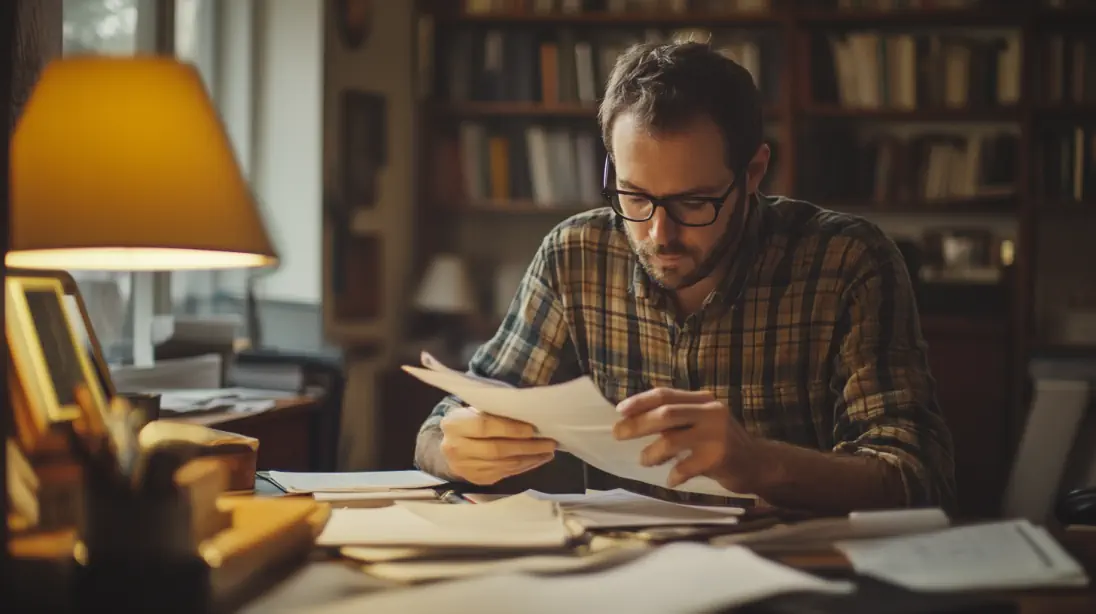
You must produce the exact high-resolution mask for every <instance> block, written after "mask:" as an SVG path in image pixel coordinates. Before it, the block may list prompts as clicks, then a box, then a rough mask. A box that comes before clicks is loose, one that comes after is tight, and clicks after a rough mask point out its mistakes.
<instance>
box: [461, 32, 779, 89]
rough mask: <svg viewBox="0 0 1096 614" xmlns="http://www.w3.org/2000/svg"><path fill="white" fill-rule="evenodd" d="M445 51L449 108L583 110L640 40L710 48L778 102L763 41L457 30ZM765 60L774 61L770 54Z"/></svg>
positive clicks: (724, 35)
mask: <svg viewBox="0 0 1096 614" xmlns="http://www.w3.org/2000/svg"><path fill="white" fill-rule="evenodd" d="M453 36H454V39H453V44H452V45H450V46H447V47H445V48H446V49H447V51H446V57H445V58H442V59H441V61H442V62H443V65H445V66H447V68H448V70H446V71H444V73H443V74H442V75H441V78H442V79H443V82H442V83H441V85H440V87H441V91H442V92H443V96H444V98H447V99H448V100H449V101H451V102H464V101H469V100H471V101H511V102H513V101H516V102H539V103H542V104H546V105H552V104H560V103H565V104H574V103H581V104H588V105H591V106H593V105H594V104H596V102H597V101H598V100H599V99H600V97H601V95H602V92H603V91H604V89H605V84H606V83H607V81H608V79H609V75H610V73H611V72H612V69H613V66H614V64H615V63H616V61H617V58H618V57H619V56H620V54H621V53H623V52H624V51H625V50H626V49H627V48H628V47H630V46H632V45H633V44H636V43H639V42H642V41H643V40H661V39H663V38H665V37H666V36H668V37H670V38H672V39H675V40H686V39H688V40H702V41H711V42H712V44H713V45H715V46H716V48H718V49H720V50H721V51H722V52H723V53H725V54H727V55H728V56H730V57H732V58H734V59H735V60H736V61H738V62H739V63H740V64H742V65H743V66H745V67H746V69H747V70H749V71H750V73H751V74H752V75H754V78H755V82H756V83H757V84H758V86H759V87H761V88H762V91H768V92H769V93H770V94H771V95H772V96H775V91H776V89H777V88H776V84H777V83H778V82H779V72H778V71H779V67H778V66H777V65H776V63H775V62H772V61H770V62H762V42H763V41H762V40H761V39H759V38H758V37H754V36H745V35H740V34H736V33H732V32H723V31H718V32H711V31H708V30H702V29H683V30H674V31H671V32H669V33H668V34H663V33H662V32H661V31H658V30H648V31H647V32H642V33H641V32H629V31H624V30H621V31H599V32H596V33H589V32H580V31H578V30H576V29H573V28H560V29H558V30H557V31H555V32H553V33H552V34H551V35H550V36H546V35H542V34H540V33H538V32H536V31H534V30H529V29H520V28H519V29H509V30H503V29H488V30H486V31H484V32H476V31H472V30H467V29H461V30H459V31H457V32H455V33H454V34H453ZM765 57H766V59H768V58H769V57H775V54H767V55H766V56H765Z"/></svg>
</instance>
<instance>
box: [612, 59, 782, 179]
mask: <svg viewBox="0 0 1096 614" xmlns="http://www.w3.org/2000/svg"><path fill="white" fill-rule="evenodd" d="M626 112H631V113H634V114H635V115H636V118H637V119H638V120H639V122H640V123H641V124H643V125H645V126H647V127H648V128H649V129H651V130H653V131H656V132H658V131H663V130H669V131H672V130H675V129H677V128H679V127H682V126H684V125H685V124H686V123H687V122H689V121H692V120H694V119H696V118H697V117H703V116H707V117H708V118H710V119H711V120H712V121H713V122H715V124H716V125H717V126H719V130H720V131H721V132H722V133H723V141H724V143H726V147H727V164H728V166H730V167H731V168H732V169H740V168H742V167H744V166H745V165H746V164H748V163H749V161H750V159H751V158H753V155H754V152H756V151H757V148H758V147H760V146H761V139H762V129H763V126H762V121H763V120H762V116H761V94H760V92H759V91H758V89H757V86H756V85H755V84H754V80H753V77H751V76H750V73H749V71H747V70H746V69H745V68H743V67H742V66H741V65H740V64H738V63H737V62H735V61H734V60H732V59H731V58H729V57H727V56H725V55H723V54H721V53H719V52H718V51H716V50H715V49H712V47H711V46H710V45H708V44H706V43H699V42H673V43H640V44H638V45H634V46H632V47H630V48H629V49H628V50H627V51H625V52H624V53H623V54H621V56H620V57H619V58H618V59H617V61H616V65H615V66H614V67H613V72H612V74H611V75H610V76H609V82H608V85H607V86H606V88H605V98H604V99H603V100H602V101H601V107H600V108H599V109H598V122H599V123H600V124H601V138H602V140H603V141H604V143H605V150H606V151H608V152H609V153H610V154H612V151H613V149H612V143H611V142H610V136H611V134H612V129H613V122H614V121H615V120H616V119H617V117H619V116H620V115H621V114H622V113H626Z"/></svg>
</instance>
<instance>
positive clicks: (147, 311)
mask: <svg viewBox="0 0 1096 614" xmlns="http://www.w3.org/2000/svg"><path fill="white" fill-rule="evenodd" d="M132 275H133V278H132V284H131V286H130V287H131V290H130V296H131V298H132V300H133V331H132V333H133V335H132V337H133V366H135V367H151V366H152V365H153V363H154V362H155V358H154V353H153V343H152V320H153V317H154V316H155V314H156V288H155V286H156V274H155V273H147V272H141V273H133V274H132Z"/></svg>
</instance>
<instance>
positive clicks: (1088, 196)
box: [1035, 125, 1096, 203]
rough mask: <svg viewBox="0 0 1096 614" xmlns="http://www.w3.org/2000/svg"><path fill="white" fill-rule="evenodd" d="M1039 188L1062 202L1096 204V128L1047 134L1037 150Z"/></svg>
mask: <svg viewBox="0 0 1096 614" xmlns="http://www.w3.org/2000/svg"><path fill="white" fill-rule="evenodd" d="M1035 186H1036V189H1037V190H1038V193H1039V194H1040V195H1042V196H1044V197H1046V198H1048V199H1051V200H1055V201H1058V202H1070V201H1072V202H1089V203H1091V202H1096V126H1092V125H1076V126H1065V127H1058V128H1054V129H1050V130H1047V131H1045V132H1043V133H1042V134H1041V135H1040V136H1039V138H1038V139H1037V142H1036V147H1035Z"/></svg>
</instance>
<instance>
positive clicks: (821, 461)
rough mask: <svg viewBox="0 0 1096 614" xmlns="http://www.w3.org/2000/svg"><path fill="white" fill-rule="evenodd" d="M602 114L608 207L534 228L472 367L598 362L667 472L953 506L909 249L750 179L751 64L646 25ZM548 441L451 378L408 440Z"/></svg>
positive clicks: (521, 465) (495, 452) (596, 371)
mask: <svg viewBox="0 0 1096 614" xmlns="http://www.w3.org/2000/svg"><path fill="white" fill-rule="evenodd" d="M599 121H600V124H601V128H602V136H603V139H604V142H605V147H606V150H607V151H608V152H609V159H608V160H606V166H605V181H606V183H605V194H606V199H607V200H608V201H609V204H610V207H606V208H604V209H599V210H595V211H590V212H586V213H582V214H579V215H576V216H574V217H572V218H570V219H569V220H567V221H565V222H563V223H562V224H560V225H559V226H557V227H556V228H555V229H554V230H553V231H552V232H551V233H550V234H549V235H548V236H547V237H546V238H545V239H544V241H543V243H542V244H541V246H540V249H539V250H538V251H537V253H536V255H535V256H534V258H533V261H532V263H531V264H530V266H529V269H528V270H527V272H526V275H525V277H524V279H523V281H522V284H521V287H520V290H519V291H518V293H517V295H516V297H515V298H514V300H513V302H512V304H511V306H510V310H509V313H508V314H507V316H506V317H505V319H504V321H503V323H502V326H501V328H500V329H499V331H498V332H497V333H496V334H495V336H494V338H492V339H491V340H490V341H489V342H487V343H486V344H485V345H484V346H483V347H482V348H480V350H479V351H478V352H477V353H476V354H475V356H474V357H473V358H472V361H471V365H470V370H471V372H473V373H476V374H479V375H482V376H486V377H491V378H495V379H501V380H504V381H507V382H510V383H512V384H514V385H519V386H536V385H543V384H548V383H553V382H558V381H566V380H568V379H571V378H574V377H577V376H580V375H584V374H585V375H589V376H591V377H592V379H593V380H594V382H595V383H596V384H597V385H598V386H599V387H600V388H601V390H602V392H603V393H604V394H605V396H606V397H607V398H608V399H610V400H611V401H613V402H615V403H618V405H617V409H618V411H619V413H620V416H621V418H620V421H619V422H618V423H617V425H616V427H615V430H614V435H615V436H616V437H617V438H619V439H629V438H635V437H642V436H647V435H651V434H659V436H658V437H657V438H656V439H655V441H654V443H652V444H651V445H650V446H648V447H647V448H646V449H645V450H644V452H643V454H642V458H639V459H636V460H637V462H641V463H643V464H645V465H657V464H661V463H673V469H672V471H671V474H670V480H669V483H668V484H666V487H667V488H673V487H674V486H677V485H679V484H681V483H682V482H684V481H685V480H687V479H689V478H691V477H694V476H698V475H703V476H708V477H711V478H713V479H715V480H717V481H718V482H719V483H720V484H721V485H723V486H724V487H726V488H727V489H728V490H730V491H734V492H738V493H754V494H756V495H758V496H759V497H760V498H761V499H762V500H764V501H767V502H769V503H771V504H773V505H779V506H786V507H792V508H799V509H806V510H811V511H815V512H822V513H843V512H847V511H850V510H855V509H868V508H889V507H902V506H922V505H942V506H945V507H948V506H950V505H951V503H952V501H953V499H954V478H953V461H952V442H951V435H950V433H949V431H948V429H947V427H946V425H945V423H944V421H943V418H942V415H941V412H940V409H939V407H938V406H937V402H936V399H935V391H934V382H933V379H932V377H931V375H930V373H929V368H928V365H927V362H926V356H925V344H924V341H923V338H922V335H921V331H920V324H919V321H918V315H917V310H916V305H915V302H914V297H913V294H912V290H911V284H910V280H909V276H908V273H907V271H906V268H905V264H904V262H903V260H902V258H901V256H900V254H899V252H898V250H897V248H896V247H895V245H894V243H893V242H891V241H890V240H889V239H888V238H887V237H886V236H884V235H883V234H882V233H881V232H880V231H879V230H878V229H877V228H876V227H875V226H873V225H871V224H870V223H868V222H866V221H864V220H862V219H859V218H856V217H853V216H848V215H843V214H839V213H835V212H832V211H828V210H825V209H822V208H819V207H816V206H814V205H811V204H809V203H805V202H801V201H794V200H789V199H783V198H769V197H764V196H762V195H760V194H759V193H758V186H759V185H760V183H761V180H762V178H763V177H764V175H765V172H766V170H767V167H768V164H769V155H770V152H769V148H768V146H767V145H765V144H763V143H762V114H761V101H760V94H759V93H758V91H757V89H756V87H755V85H754V83H753V80H752V79H751V77H750V75H749V73H748V72H747V71H746V70H745V69H743V68H742V67H741V66H739V65H738V64H736V63H734V62H733V61H731V60H730V59H727V58H725V57H724V56H722V55H720V54H718V53H716V52H715V51H713V50H712V49H710V48H709V47H708V46H707V45H704V44H700V43H672V44H644V45H639V46H637V47H634V48H632V49H630V50H629V51H628V52H626V53H625V54H624V55H623V56H622V57H621V58H620V59H619V60H618V62H617V64H616V66H615V68H614V70H613V74H612V75H611V77H610V79H609V83H608V85H607V89H606V95H605V98H604V100H603V101H602V103H601V108H600V113H599ZM554 452H555V443H554V442H553V441H550V440H546V439H540V438H536V437H534V432H533V429H532V427H531V426H530V425H528V424H524V423H520V422H516V421H512V420H506V419H502V418H498V417H492V416H488V415H485V414H483V413H481V412H478V411H477V410H476V409H474V408H471V407H463V406H462V405H461V403H460V402H459V400H457V399H454V398H448V399H445V400H444V401H442V402H441V403H440V404H439V405H438V406H437V407H436V408H435V410H434V412H433V413H432V414H431V416H430V418H429V419H427V421H426V422H425V424H424V425H423V428H422V430H421V432H420V435H419V438H418V442H417V450H416V458H417V462H418V464H419V466H420V467H421V468H423V469H424V470H426V471H429V472H432V473H435V474H439V475H441V476H445V477H447V478H450V479H454V480H462V481H466V482H470V483H474V484H480V485H489V484H495V483H497V482H499V481H500V480H503V479H506V478H510V477H511V476H515V475H518V474H522V473H525V472H529V471H531V470H533V469H535V468H537V467H540V466H542V465H544V464H545V463H549V461H551V460H552V459H553V458H554ZM561 456H563V455H561ZM599 486H601V487H612V486H625V487H628V488H632V489H635V490H639V491H641V492H648V493H649V494H655V495H658V496H663V497H667V498H674V499H678V500H681V499H687V500H697V499H696V498H695V497H683V496H681V493H677V492H676V491H670V490H667V489H664V488H645V487H644V485H641V484H638V483H635V482H628V481H625V480H623V479H620V478H617V479H615V480H613V479H608V480H606V481H605V482H604V483H603V484H599ZM580 487H581V485H580Z"/></svg>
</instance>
